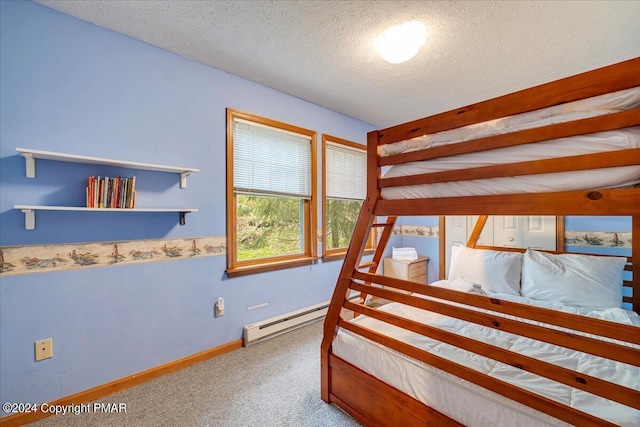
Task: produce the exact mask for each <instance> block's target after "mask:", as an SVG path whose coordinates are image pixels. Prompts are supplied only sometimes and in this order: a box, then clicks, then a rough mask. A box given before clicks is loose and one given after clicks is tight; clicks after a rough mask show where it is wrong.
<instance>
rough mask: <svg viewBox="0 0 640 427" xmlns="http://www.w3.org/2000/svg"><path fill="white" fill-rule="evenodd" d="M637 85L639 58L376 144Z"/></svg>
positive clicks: (390, 132)
mask: <svg viewBox="0 0 640 427" xmlns="http://www.w3.org/2000/svg"><path fill="white" fill-rule="evenodd" d="M635 86H640V58H634V59H630V60H628V61H624V62H620V63H617V64H613V65H610V66H607V67H602V68H598V69H596V70H592V71H588V72H586V73H582V74H577V75H575V76H571V77H567V78H564V79H560V80H556V81H553V82H550V83H545V84H542V85H538V86H535V87H532V88H529V89H524V90H521V91H518V92H514V93H511V94H509V95H504V96H500V97H497V98H493V99H490V100H488V101H483V102H479V103H476V104H471V105H468V106H466V107H462V108H457V109H455V110H450V111H447V112H445V113H440V114H435V115H433V116H430V117H426V118H423V119H418V120H414V121H412V122H408V123H403V124H400V125H397V126H392V127H389V128H387V129H383V130H380V131H378V133H379V135H380V136H379V138H378V145H383V144H390V143H393V142H398V141H403V140H405V139H410V138H414V137H416V136H422V135H428V134H431V133H436V132H441V131H445V130H449V129H455V128H459V127H462V126H467V125H470V124H474V123H481V122H486V121H488V120H493V119H499V118H501V117H507V116H512V115H514V114H519V113H525V112H528V111H533V110H539V109H541V108H545V107H550V106H553V105H559V104H565V103H567V102H571V101H576V100H579V99H584V98H590V97H592V96H597V95H602V94H605V93H610V92H616V91H619V90H622V89H628V88H632V87H635Z"/></svg>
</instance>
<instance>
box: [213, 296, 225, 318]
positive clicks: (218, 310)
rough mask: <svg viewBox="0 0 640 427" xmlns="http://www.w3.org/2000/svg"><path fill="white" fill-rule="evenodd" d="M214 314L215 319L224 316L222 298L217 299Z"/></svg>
mask: <svg viewBox="0 0 640 427" xmlns="http://www.w3.org/2000/svg"><path fill="white" fill-rule="evenodd" d="M214 314H215V316H216V317H220V316H224V300H223V299H222V297H220V298H218V302H216V304H215V310H214Z"/></svg>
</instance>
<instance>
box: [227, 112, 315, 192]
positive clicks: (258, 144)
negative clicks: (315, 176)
mask: <svg viewBox="0 0 640 427" xmlns="http://www.w3.org/2000/svg"><path fill="white" fill-rule="evenodd" d="M233 188H234V190H235V191H236V192H237V193H244V194H275V195H283V196H292V197H299V198H305V199H309V198H311V138H310V137H308V136H304V135H299V134H295V133H293V132H287V131H284V130H280V129H276V128H272V127H268V126H264V125H260V124H255V123H249V122H246V121H244V120H237V119H236V120H234V122H233Z"/></svg>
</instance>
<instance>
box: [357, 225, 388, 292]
mask: <svg viewBox="0 0 640 427" xmlns="http://www.w3.org/2000/svg"><path fill="white" fill-rule="evenodd" d="M397 218H398V217H396V216H388V217H387V219H386V220H385V221H384V222H374V223H373V224H371V227H369V230H368V231H367V236H368V237H367V240H369V239H370V238H371V233H372V231H373V230H374V229H378V228H382V234H381V236H380V240H379V241H378V244H377V245H376V250H375V252H374V253H373V258H371V261H368V262H364V263H361V264H360V265H358V267H357V269H358V270H362V269H365V268H368V269H369V270H368V273H370V274H375V273H376V271H377V270H378V267H379V266H380V262H381V261H382V255H383V254H384V250H385V248H386V247H387V242H389V238H390V237H391V233H392V232H393V227H394V226H395V225H396V219H397ZM374 236H375V235H374ZM365 285H371V283H370V282H365ZM367 296H368V295H367V294H360V298H358V300H357V303H358V304H365V303H366V302H367Z"/></svg>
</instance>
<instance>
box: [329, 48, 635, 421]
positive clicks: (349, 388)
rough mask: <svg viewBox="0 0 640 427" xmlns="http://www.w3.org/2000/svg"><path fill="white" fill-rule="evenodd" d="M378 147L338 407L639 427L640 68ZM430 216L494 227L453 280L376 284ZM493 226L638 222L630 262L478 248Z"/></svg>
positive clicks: (340, 288)
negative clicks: (372, 238) (545, 218)
mask: <svg viewBox="0 0 640 427" xmlns="http://www.w3.org/2000/svg"><path fill="white" fill-rule="evenodd" d="M367 141H368V163H367V165H368V166H367V167H368V169H367V174H368V183H367V198H366V199H365V201H364V203H363V207H362V210H361V212H360V216H359V218H358V221H357V224H356V227H355V230H354V233H353V237H352V241H351V244H350V246H349V248H348V251H347V254H346V257H345V260H344V264H343V267H342V270H341V272H340V275H339V277H338V281H337V284H336V287H335V290H334V293H333V297H332V300H331V304H330V306H329V310H328V313H327V317H326V319H325V323H324V336H323V340H322V344H321V349H320V350H321V397H322V399H323V400H324V401H325V402H327V403H333V404H336V405H337V406H339V407H340V408H342V409H343V410H345V411H346V412H348V413H349V414H351V415H352V416H354V417H355V418H356V419H357V420H358V421H359V422H361V423H362V424H364V425H372V426H378V425H387V426H399V425H402V426H418V425H419V426H425V425H431V426H448V425H452V426H454V425H478V426H512V425H518V426H557V425H580V426H588V425H593V426H602V425H605V426H606V425H629V426H637V425H640V320H639V318H638V315H637V313H639V312H640V186H639V185H638V183H639V182H640V58H635V59H631V60H628V61H625V62H621V63H618V64H614V65H610V66H607V67H604V68H600V69H596V70H593V71H589V72H585V73H582V74H578V75H575V76H571V77H568V78H564V79H561V80H557V81H554V82H550V83H546V84H542V85H539V86H536V87H533V88H530V89H526V90H522V91H519V92H515V93H512V94H509V95H505V96H502V97H499V98H494V99H491V100H488V101H484V102H480V103H477V104H473V105H470V106H466V107H463V108H460V109H456V110H452V111H448V112H445V113H441V114H437V115H434V116H431V117H427V118H424V119H420V120H415V121H412V122H409V123H405V124H400V125H398V126H393V127H390V128H387V129H384V130H379V131H373V132H370V133H369V134H368V138H367ZM422 215H479V216H480V220H479V221H478V223H477V225H476V227H475V229H474V230H473V232H472V233H471V237H470V239H469V241H468V243H467V245H466V247H461V248H457V249H455V250H454V251H452V252H454V253H453V254H452V256H453V257H454V260H452V270H450V271H449V277H448V279H447V280H441V281H438V282H435V283H433V284H431V285H422V284H419V283H414V282H409V281H405V280H400V279H395V278H390V277H385V276H382V275H379V274H377V268H378V265H379V263H380V261H381V259H382V254H383V252H384V247H385V245H386V243H387V241H388V239H389V237H390V235H391V233H392V229H393V226H394V224H395V219H396V217H397V216H422ZM487 215H556V216H564V215H589V216H597V215H601V216H630V217H631V227H632V236H633V240H632V244H631V245H632V246H631V256H628V257H606V256H595V255H577V254H569V253H561V252H562V251H555V252H543V251H534V250H522V251H515V250H496V248H486V247H484V248H479V247H477V245H476V243H477V240H478V237H479V235H480V233H481V231H482V226H483V225H484V222H485V221H486V217H487ZM385 218H386V219H385ZM380 229H381V230H382V232H381V233H378V237H379V244H378V248H377V250H376V252H375V254H374V255H373V259H372V260H371V261H369V262H363V261H362V260H361V258H362V255H363V253H364V248H365V244H366V242H367V239H368V237H369V235H370V234H371V233H372V232H375V231H374V230H380ZM456 257H457V261H456V260H455V258H456ZM453 264H455V266H457V267H455V266H454V265H453ZM549 266H556V267H557V268H550V267H549ZM558 266H559V267H558ZM454 270H455V271H454ZM586 270H589V272H588V273H586V274H584V272H585V271H586ZM460 271H464V273H463V274H462V275H460V274H458V273H459V272H460ZM623 287H624V288H625V289H626V291H625V292H624V296H623V294H622V292H621V289H622V288H623ZM354 292H359V293H360V299H359V300H353V299H352V298H348V297H349V296H351V295H352V293H354ZM368 295H371V296H374V297H376V298H383V299H384V300H388V301H389V303H388V304H385V305H383V306H380V307H377V308H374V307H373V306H370V305H368V304H367V303H366V302H367V296H368ZM623 305H624V307H625V308H621V306H623ZM629 308H630V309H629Z"/></svg>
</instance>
